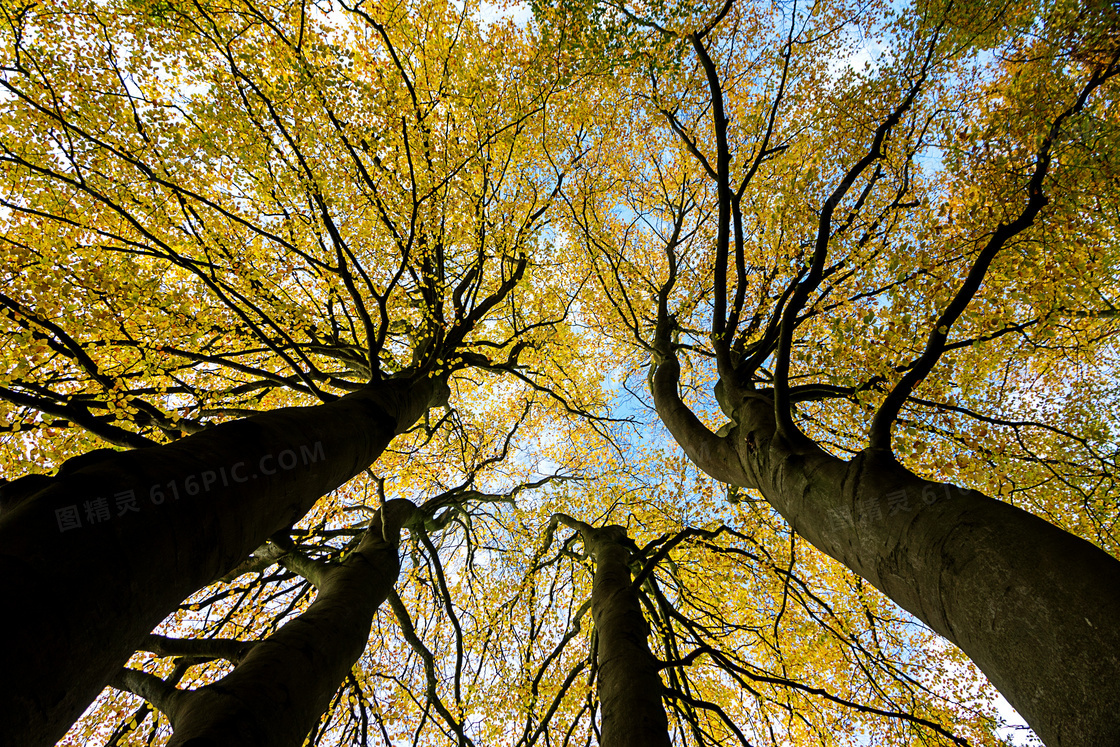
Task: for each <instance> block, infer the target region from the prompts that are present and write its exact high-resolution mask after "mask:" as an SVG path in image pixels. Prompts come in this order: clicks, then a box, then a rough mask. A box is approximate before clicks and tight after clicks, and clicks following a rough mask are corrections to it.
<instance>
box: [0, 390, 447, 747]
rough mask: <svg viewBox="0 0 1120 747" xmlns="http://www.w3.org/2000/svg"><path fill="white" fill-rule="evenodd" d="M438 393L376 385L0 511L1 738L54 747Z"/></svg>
mask: <svg viewBox="0 0 1120 747" xmlns="http://www.w3.org/2000/svg"><path fill="white" fill-rule="evenodd" d="M444 391H445V386H444V385H443V384H442V383H441V382H439V381H437V380H432V379H427V378H425V379H421V380H417V381H409V380H404V379H398V380H389V381H384V382H378V383H374V384H371V385H370V386H369V387H367V388H365V389H363V390H361V391H358V392H355V393H353V394H349V395H347V396H345V397H342V398H341V399H339V400H336V401H334V402H331V403H329V404H324V405H318V406H314V407H298V408H285V409H281V410H276V411H273V412H269V413H264V414H261V415H256V416H253V417H250V418H246V419H244V420H239V421H235V422H231V423H225V424H222V425H218V426H215V427H213V428H210V429H208V430H206V431H204V432H202V433H199V434H196V435H193V436H190V437H188V438H184V439H182V440H181V441H177V442H175V443H172V444H168V445H166V446H158V447H152V448H146V449H136V450H133V451H126V452H119V453H110V454H108V455H107V456H105V457H104V458H102V459H100V460H97V461H93V462H92V463H88V462H89V460H83V461H86V462H87V463H86V464H84V465H83V464H80V462H79V460H80V459H81V458H79V459H78V460H72V462H75V463H79V465H80V466H73V467H72V468H68V467H70V466H71V463H67V465H63V468H62V469H60V470H59V474H58V475H57V476H56V477H55V478H53V479H50V480H49V481H47V484H46V486H45V487H43V488H41V489H39V490H38V491H37V492H35V493H34V494H33V495H30V496H28V497H27V498H26V499H25V500H23V501H21V502H20V503H19V504H18V505H15V506H14V507H13V508H10V509H9V510H8V511H7V512H6V513H4V514H3V516H2V517H0V589H2V591H0V594H2V596H3V598H4V599H5V600H6V606H7V609H8V610H9V612H8V614H7V615H5V619H4V622H3V635H2V637H0V640H2V641H3V654H2V659H0V671H2V672H3V673H4V676H3V678H2V682H0V709H2V711H0V735H2V736H3V741H4V743H5V744H19V745H24V746H26V747H34V746H35V745H50V744H54V743H55V742H56V741H57V740H58V739H59V738H61V737H62V736H63V734H64V733H65V732H66V730H67V728H68V727H69V725H70V724H72V723H73V722H74V720H75V719H77V718H78V716H80V715H81V713H82V711H83V710H84V709H85V707H86V706H87V705H88V704H89V703H90V702H91V701H92V700H93V699H94V698H95V697H96V696H97V694H98V693H99V692H100V690H101V689H102V687H104V686H105V684H106V683H107V682H108V681H109V679H110V678H111V677H112V676H113V675H114V673H116V672H117V671H118V670H119V669H120V668H121V667H122V666H123V665H124V664H125V662H126V661H127V660H128V658H129V656H130V655H131V654H132V653H133V652H134V651H135V650H136V648H137V646H138V645H139V644H140V642H141V641H142V640H143V638H144V636H145V635H146V634H147V633H149V632H150V631H151V630H152V629H153V628H154V627H155V626H156V625H157V624H158V623H159V622H160V621H161V620H163V619H164V618H165V617H166V616H167V615H168V614H170V613H171V612H173V611H174V610H175V608H176V607H177V606H178V605H179V603H180V602H181V601H182V600H183V599H184V598H185V597H187V596H188V595H190V594H191V593H193V592H194V591H196V590H197V589H199V588H201V587H203V586H205V585H206V584H208V583H210V582H211V581H213V580H214V579H215V578H218V577H220V576H221V575H223V574H224V573H227V572H228V571H230V570H231V569H233V568H234V567H235V566H237V565H238V564H239V563H240V562H242V561H243V560H244V559H245V558H247V557H248V555H249V553H250V552H252V551H253V550H254V549H256V548H257V547H259V546H260V545H261V544H262V543H263V542H264V541H265V540H266V539H267V538H268V537H269V536H270V535H272V534H274V533H276V532H277V531H279V530H281V529H284V528H286V527H288V526H291V525H292V523H294V522H296V521H298V520H299V518H300V517H301V516H303V514H305V513H306V512H307V511H308V509H310V508H311V506H312V505H314V503H315V501H317V500H318V499H319V498H320V497H321V496H323V495H325V494H326V493H328V492H330V491H331V490H333V489H335V488H337V487H338V486H339V485H341V484H343V483H344V482H346V481H347V480H349V479H350V478H351V477H353V476H354V475H355V474H357V473H358V472H360V471H361V470H362V469H365V468H366V467H367V466H369V464H370V463H371V462H373V461H374V460H375V459H376V458H377V456H378V455H379V454H380V453H381V452H382V450H384V448H385V447H386V446H387V445H388V443H389V441H390V439H392V438H393V436H394V435H396V434H399V433H402V432H403V431H404V430H406V429H407V428H408V427H410V426H411V425H412V424H413V423H414V422H415V421H416V420H417V419H418V418H419V417H420V416H421V415H423V414H424V413H425V412H426V411H427V409H428V407H429V406H430V405H431V404H432V403H433V401H434V400H436V399H438V397H439V396H440V395H441V394H443V392H444Z"/></svg>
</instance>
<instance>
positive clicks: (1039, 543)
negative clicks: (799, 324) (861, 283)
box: [652, 361, 1120, 747]
mask: <svg viewBox="0 0 1120 747" xmlns="http://www.w3.org/2000/svg"><path fill="white" fill-rule="evenodd" d="M678 376H679V368H678V367H677V366H676V365H675V361H669V362H668V363H667V364H665V365H663V366H661V367H659V369H658V370H657V371H656V373H655V376H654V379H653V382H652V384H653V386H652V389H653V393H654V398H655V403H656V405H657V409H658V412H659V414H660V415H661V417H662V420H663V422H665V424H666V426H667V427H668V428H669V431H670V432H671V433H672V434H673V436H674V438H676V440H677V441H678V442H680V443H682V445H685V444H687V445H688V449H687V451H688V453H689V456H690V457H691V458H692V459H693V461H695V462H696V463H697V465H698V466H700V467H701V468H702V469H704V470H705V471H707V472H709V474H713V475H714V476H717V477H719V479H722V480H726V481H728V482H732V483H733V484H735V485H738V486H741V487H747V488H755V489H757V490H758V491H759V492H761V493H762V495H763V497H764V498H765V499H766V500H767V501H768V502H769V503H770V505H772V506H773V507H774V508H775V509H776V510H777V511H778V512H779V513H780V514H782V516H783V517H785V519H786V520H787V521H788V522H789V523H790V526H791V527H792V528H793V530H794V531H795V532H797V533H798V534H799V535H801V536H802V537H804V538H805V539H807V540H808V541H809V542H811V543H812V544H813V545H815V546H816V547H817V548H819V549H820V550H822V551H823V552H825V553H827V554H828V555H830V556H832V557H833V558H835V559H836V560H838V561H840V562H841V563H843V564H844V565H846V566H847V567H848V568H850V569H852V571H854V572H855V573H857V574H859V575H860V576H862V577H863V578H864V579H866V580H868V581H869V582H871V583H872V584H874V585H875V586H876V587H877V588H878V589H879V590H880V591H882V592H883V593H884V594H886V595H887V596H888V597H890V598H891V599H893V600H894V601H895V602H896V603H897V604H899V605H900V606H901V607H903V608H904V609H906V610H907V611H909V612H910V613H912V614H913V615H915V616H916V617H917V618H918V619H920V620H922V621H923V622H925V623H926V624H927V625H929V626H930V627H931V628H933V630H935V631H937V632H938V633H940V634H941V635H943V636H945V637H946V638H947V639H949V640H950V641H952V642H953V643H955V644H956V645H957V646H959V647H960V648H961V650H963V651H964V652H965V653H966V654H967V655H968V656H969V657H970V658H971V659H972V660H973V661H974V662H975V663H976V664H977V666H979V667H980V669H981V671H983V672H984V674H985V675H987V677H988V678H989V679H990V680H991V682H992V684H993V685H995V687H996V688H997V689H999V691H1000V692H1001V693H1002V694H1003V695H1004V696H1005V697H1006V698H1007V700H1008V702H1010V703H1011V705H1012V706H1014V707H1015V709H1016V710H1017V711H1018V712H1019V713H1020V714H1021V715H1022V716H1023V718H1025V719H1026V721H1027V723H1028V724H1030V726H1031V728H1032V729H1034V730H1035V732H1036V733H1037V734H1038V735H1039V737H1040V738H1041V739H1042V740H1043V741H1044V742H1045V743H1046V744H1047V745H1050V747H1059V746H1062V747H1068V746H1070V745H1076V746H1081V745H1084V746H1085V747H1090V746H1092V745H1106V744H1107V745H1112V744H1120V719H1118V718H1117V717H1116V708H1117V705H1118V704H1120V561H1117V560H1116V559H1115V558H1113V557H1112V556H1111V555H1109V554H1108V553H1106V552H1104V551H1103V550H1101V549H1100V548H1099V547H1096V546H1095V545H1093V544H1092V543H1090V542H1087V541H1085V540H1083V539H1081V538H1080V537H1076V536H1074V535H1072V534H1069V533H1068V532H1065V531H1063V530H1061V529H1059V528H1057V527H1055V526H1053V525H1052V524H1049V523H1047V522H1046V521H1043V520H1042V519H1040V518H1038V517H1037V516H1034V515H1033V514H1030V513H1027V512H1026V511H1023V510H1021V509H1018V508H1016V507H1014V506H1012V505H1010V504H1007V503H1004V502H1002V501H998V500H994V499H992V498H989V497H988V496H985V495H983V494H981V493H979V492H977V491H975V490H968V489H965V488H958V487H956V486H953V485H948V484H944V483H936V482H930V481H927V480H923V479H921V478H919V477H917V476H916V475H914V474H913V473H911V472H910V471H908V470H906V469H905V468H903V467H902V466H901V465H899V464H898V462H897V461H895V459H894V458H893V456H891V455H889V454H885V453H882V452H876V451H873V450H867V451H864V452H862V453H861V454H859V455H858V456H856V457H855V458H854V459H852V460H851V461H848V462H845V461H843V460H841V459H837V458H836V457H833V456H831V455H829V454H827V453H826V452H825V451H823V450H822V449H820V448H818V447H817V446H815V445H810V446H804V447H798V448H795V447H794V446H792V445H791V444H790V443H788V442H787V440H786V439H784V438H782V437H781V436H780V435H778V434H777V432H776V427H775V419H774V405H773V403H772V401H771V400H770V399H769V398H767V397H765V396H762V395H759V394H757V393H753V392H748V393H744V394H743V396H742V397H740V398H739V399H738V400H737V401H730V402H728V401H726V400H725V401H723V402H721V404H722V405H724V407H725V411H729V412H731V413H732V419H733V421H734V423H735V425H734V427H733V428H731V429H730V432H729V433H728V434H727V435H726V436H725V437H722V438H721V437H718V436H716V435H715V434H713V433H711V432H710V431H708V430H707V429H706V428H704V426H703V425H702V424H700V422H699V421H698V420H696V419H695V417H694V416H693V417H692V418H691V419H689V418H688V417H683V416H681V411H680V407H681V405H680V399H679V395H678V393H677V377H678ZM688 415H691V413H688ZM728 447H730V449H731V453H729V450H728Z"/></svg>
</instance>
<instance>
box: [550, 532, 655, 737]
mask: <svg viewBox="0 0 1120 747" xmlns="http://www.w3.org/2000/svg"><path fill="white" fill-rule="evenodd" d="M565 519H567V517H565V518H564V519H561V521H564V523H567V524H569V525H571V526H574V527H576V528H578V529H579V531H580V534H581V535H582V536H583V543H584V545H585V546H586V547H587V549H588V551H589V552H590V553H591V556H592V558H593V559H594V561H595V580H594V582H593V584H592V587H591V617H592V619H594V621H595V634H596V636H597V637H598V641H599V644H598V660H599V682H598V685H597V688H598V694H599V703H600V704H601V706H602V711H603V716H602V741H601V745H602V747H669V744H670V742H669V722H668V719H667V718H666V716H665V703H664V700H663V695H662V694H663V692H664V690H665V686H664V685H663V684H662V682H661V675H660V670H661V667H660V666H659V663H658V661H657V658H656V657H655V656H654V655H653V654H652V653H651V652H650V650H649V641H648V639H649V623H647V622H646V619H645V616H644V615H643V614H642V608H641V603H640V602H639V601H638V594H637V592H635V590H634V587H633V585H632V579H631V575H630V544H631V543H630V542H629V540H628V538H627V536H626V529H625V528H624V527H620V526H606V527H602V528H600V529H595V528H593V527H591V526H589V525H587V524H584V523H583V522H573V521H568V520H565Z"/></svg>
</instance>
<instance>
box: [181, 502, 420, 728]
mask: <svg viewBox="0 0 1120 747" xmlns="http://www.w3.org/2000/svg"><path fill="white" fill-rule="evenodd" d="M414 511H415V507H414V506H413V505H412V504H411V503H410V502H408V501H390V502H389V503H387V504H386V507H385V508H384V509H383V510H382V511H380V512H378V515H377V516H376V517H374V520H373V522H371V524H370V528H369V529H368V530H367V531H366V533H365V535H364V536H363V538H362V541H361V544H359V545H358V548H357V549H356V550H355V551H354V552H353V553H351V554H350V555H349V556H347V557H346V558H345V559H344V560H343V561H341V562H340V563H337V564H334V565H331V566H329V567H327V568H326V569H325V570H324V572H323V574H322V585H321V586H320V588H319V592H318V594H317V595H316V597H315V601H314V602H312V603H311V605H310V606H309V607H308V608H307V610H306V611H305V612H304V613H303V614H301V615H299V616H298V617H296V618H295V619H294V620H291V621H290V622H288V623H287V624H286V625H284V626H283V627H282V628H280V629H279V630H278V631H276V632H275V633H273V634H272V635H271V636H269V637H268V638H266V639H265V640H263V641H261V642H259V643H258V644H257V645H255V646H254V647H253V648H252V650H251V651H250V652H249V653H248V654H247V655H246V656H245V658H244V660H243V661H242V662H241V663H240V664H239V665H238V666H237V668H236V669H234V670H233V671H232V672H231V673H230V674H228V675H226V676H225V677H223V678H222V679H221V680H219V681H218V682H216V683H214V684H212V685H207V686H205V687H202V688H200V689H198V690H195V691H190V692H182V691H180V694H179V696H178V697H177V698H176V699H175V703H174V707H173V709H172V710H171V711H170V712H167V716H168V718H169V719H170V720H171V724H172V726H173V728H174V729H175V733H174V735H173V736H172V737H171V741H170V742H168V745H169V747H299V745H301V744H303V740H304V738H305V737H306V736H307V733H308V732H309V731H311V729H312V727H313V726H314V725H315V723H316V722H317V721H318V720H319V718H320V717H321V716H322V715H323V712H324V711H326V709H327V706H328V705H329V704H330V701H331V697H332V696H333V695H334V693H335V692H336V691H337V690H338V687H339V685H340V684H341V683H342V680H343V679H344V678H345V677H346V674H347V673H348V672H349V671H350V669H351V667H353V665H354V662H356V661H357V660H358V657H360V656H361V655H362V651H364V650H365V647H366V642H367V640H368V639H369V631H370V626H371V625H372V623H373V616H374V614H375V613H376V612H377V608H378V607H379V606H381V603H382V602H384V601H385V597H386V596H388V594H389V590H390V589H391V588H392V587H393V584H394V583H396V580H397V574H398V572H399V570H400V559H399V557H398V550H397V548H398V543H399V539H400V527H401V523H402V521H404V520H406V519H407V518H408V517H410V516H411V515H412V513H413V512H414ZM383 518H385V521H384V523H383V522H382V519H383Z"/></svg>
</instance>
